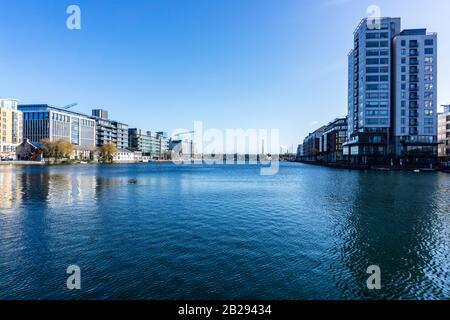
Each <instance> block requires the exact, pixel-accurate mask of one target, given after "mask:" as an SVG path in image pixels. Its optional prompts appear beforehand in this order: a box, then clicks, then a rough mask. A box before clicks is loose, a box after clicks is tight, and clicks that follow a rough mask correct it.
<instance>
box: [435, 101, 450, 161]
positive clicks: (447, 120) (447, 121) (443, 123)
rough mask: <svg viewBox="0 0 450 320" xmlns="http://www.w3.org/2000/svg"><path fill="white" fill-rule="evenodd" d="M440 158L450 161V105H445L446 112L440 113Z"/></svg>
mask: <svg viewBox="0 0 450 320" xmlns="http://www.w3.org/2000/svg"><path fill="white" fill-rule="evenodd" d="M438 141H439V154H438V155H439V159H440V160H441V162H444V163H447V164H448V163H449V162H450V105H447V106H444V112H443V113H441V114H439V122H438Z"/></svg>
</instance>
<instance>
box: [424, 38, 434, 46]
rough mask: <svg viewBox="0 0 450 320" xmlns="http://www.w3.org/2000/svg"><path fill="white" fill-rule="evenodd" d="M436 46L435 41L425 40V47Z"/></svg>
mask: <svg viewBox="0 0 450 320" xmlns="http://www.w3.org/2000/svg"><path fill="white" fill-rule="evenodd" d="M433 44H434V41H433V39H425V45H426V46H432V45H433Z"/></svg>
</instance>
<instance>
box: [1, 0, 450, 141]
mask: <svg viewBox="0 0 450 320" xmlns="http://www.w3.org/2000/svg"><path fill="white" fill-rule="evenodd" d="M71 4H77V5H79V6H80V8H81V30H68V29H67V28H66V19H67V17H68V15H67V14H66V8H67V7H68V6H69V5H71ZM372 4H375V5H378V6H379V7H380V8H381V15H382V16H400V17H402V27H403V28H421V27H426V28H428V29H429V31H434V32H438V33H439V34H438V37H439V38H438V39H439V40H438V41H439V43H438V51H439V52H438V54H439V57H438V58H439V61H438V63H439V77H438V79H439V84H438V87H439V95H438V102H439V104H444V103H450V27H449V21H448V16H449V12H450V1H448V0H433V1H430V0H428V1H424V0H389V1H387V0H382V1H377V0H370V1H366V0H145V1H144V0H129V1H125V0H110V1H106V0H70V1H66V0H27V1H24V0H17V1H10V0H0V12H1V18H0V52H1V53H0V71H1V76H0V97H4V98H15V99H18V100H19V102H20V103H49V104H53V105H58V106H64V105H68V104H70V103H73V102H78V103H79V106H77V107H76V108H74V109H76V110H77V111H81V112H85V113H90V109H92V108H98V107H101V108H106V109H108V110H109V111H110V117H111V118H114V119H116V120H120V121H124V122H126V123H128V124H129V125H130V126H131V127H138V128H141V129H147V130H165V131H167V132H169V133H170V132H172V131H173V130H174V129H177V128H187V129H191V128H192V127H193V122H194V121H195V120H202V121H203V122H204V127H205V128H219V129H225V128H244V129H247V128H255V129H260V128H268V129H270V128H279V129H280V135H281V143H282V144H285V145H289V146H291V145H292V144H294V145H297V144H298V143H300V142H301V141H302V139H303V138H304V136H305V135H307V134H308V132H311V131H313V130H314V129H315V128H316V127H318V126H320V125H321V124H326V123H327V122H329V121H331V120H333V119H334V118H336V117H337V116H344V115H346V113H347V54H348V52H349V50H350V49H351V47H352V42H353V31H354V29H355V28H356V26H357V25H358V23H359V22H360V20H361V19H362V18H364V17H365V16H366V10H367V7H368V6H369V5H372Z"/></svg>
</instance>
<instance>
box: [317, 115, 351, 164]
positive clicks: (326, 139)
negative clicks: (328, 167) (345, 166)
mask: <svg viewBox="0 0 450 320" xmlns="http://www.w3.org/2000/svg"><path fill="white" fill-rule="evenodd" d="M346 141H347V117H345V118H337V119H335V120H333V121H332V122H330V123H329V124H328V125H327V126H326V127H325V130H324V132H323V134H322V136H321V137H320V154H321V156H322V158H323V159H322V160H323V161H325V162H339V161H343V160H344V154H343V144H344V143H345V142H346Z"/></svg>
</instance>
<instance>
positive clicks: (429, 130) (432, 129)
mask: <svg viewBox="0 0 450 320" xmlns="http://www.w3.org/2000/svg"><path fill="white" fill-rule="evenodd" d="M424 132H425V134H434V128H433V127H425V129H424Z"/></svg>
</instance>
